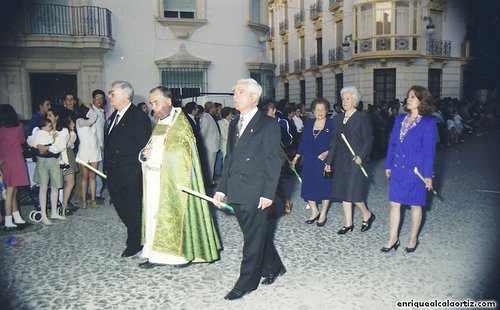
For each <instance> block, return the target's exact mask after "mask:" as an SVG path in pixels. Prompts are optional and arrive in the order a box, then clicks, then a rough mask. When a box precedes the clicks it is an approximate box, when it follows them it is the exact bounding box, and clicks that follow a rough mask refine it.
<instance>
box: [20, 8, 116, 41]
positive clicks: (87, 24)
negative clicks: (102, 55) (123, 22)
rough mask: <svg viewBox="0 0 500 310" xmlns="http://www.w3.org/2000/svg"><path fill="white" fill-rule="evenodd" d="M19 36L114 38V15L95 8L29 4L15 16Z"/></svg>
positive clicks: (106, 10) (105, 10)
mask: <svg viewBox="0 0 500 310" xmlns="http://www.w3.org/2000/svg"><path fill="white" fill-rule="evenodd" d="M16 24H17V28H16V30H15V32H16V33H21V34H25V35H32V34H47V35H67V36H101V37H108V38H112V31H111V12H110V11H109V10H108V9H105V8H100V7H95V6H79V7H76V6H66V5H55V4H35V5H27V6H26V7H25V9H24V10H23V11H22V13H21V14H19V16H17V17H16Z"/></svg>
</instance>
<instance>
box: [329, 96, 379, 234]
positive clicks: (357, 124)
mask: <svg viewBox="0 0 500 310" xmlns="http://www.w3.org/2000/svg"><path fill="white" fill-rule="evenodd" d="M340 95H341V96H342V107H343V109H344V111H345V112H344V113H340V114H337V115H335V116H334V117H333V136H332V139H331V141H330V149H329V153H328V158H327V160H326V163H327V165H326V166H325V171H327V172H330V171H331V172H332V173H333V184H334V186H333V197H334V198H336V199H339V200H341V201H342V207H343V209H344V216H345V224H344V226H343V227H342V228H341V229H340V230H339V231H338V234H339V235H343V234H345V233H347V232H348V231H352V230H353V229H354V225H353V224H352V217H353V214H352V204H354V205H356V207H358V209H359V210H360V211H361V213H362V215H363V221H362V225H361V231H362V232H364V231H367V230H368V229H370V228H371V225H372V223H373V221H374V220H375V214H373V213H372V212H370V211H369V210H368V208H367V207H366V204H365V201H366V198H367V196H368V178H366V177H365V175H364V174H363V172H362V171H361V169H360V166H359V165H360V164H362V163H363V162H364V161H366V158H367V157H368V156H369V154H370V150H371V147H372V139H373V137H372V127H371V121H370V116H369V115H368V114H367V113H366V112H363V111H358V110H357V109H356V107H357V106H358V103H359V101H360V99H361V94H360V93H359V91H358V90H357V89H356V88H355V87H353V86H349V87H344V88H342V90H341V91H340ZM342 133H343V134H344V135H345V137H346V138H347V141H349V143H350V145H351V147H352V148H353V150H354V152H355V154H356V157H354V158H353V156H352V154H351V152H350V150H349V148H348V146H347V144H346V143H345V142H344V140H343V139H342V136H341V134H342Z"/></svg>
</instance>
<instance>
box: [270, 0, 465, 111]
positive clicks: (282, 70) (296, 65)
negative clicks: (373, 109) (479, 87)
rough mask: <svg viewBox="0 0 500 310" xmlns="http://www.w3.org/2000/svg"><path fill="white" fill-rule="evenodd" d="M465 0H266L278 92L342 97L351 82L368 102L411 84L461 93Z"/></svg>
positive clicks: (398, 95)
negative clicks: (345, 87)
mask: <svg viewBox="0 0 500 310" xmlns="http://www.w3.org/2000/svg"><path fill="white" fill-rule="evenodd" d="M465 17H466V12H465V6H464V3H463V1H446V0H407V1H402V0H274V1H269V25H270V29H271V30H270V35H269V37H268V45H269V58H270V59H271V62H274V63H275V64H276V65H277V73H276V74H277V77H278V78H277V79H276V83H275V85H276V98H277V99H281V98H285V99H288V100H289V101H291V102H296V103H299V102H300V103H305V104H306V106H307V107H309V105H310V103H311V101H312V100H313V99H315V98H317V97H324V98H327V99H328V100H329V101H330V103H340V98H339V96H340V95H339V93H340V90H341V88H342V87H344V86H355V87H357V88H358V89H359V90H360V92H361V93H362V95H363V98H362V100H363V102H364V104H365V108H366V104H381V103H383V102H393V101H394V100H395V99H400V100H402V99H404V98H405V97H406V91H407V90H408V89H409V88H410V87H411V86H412V85H422V86H424V87H427V88H428V89H429V90H430V91H431V93H432V94H433V95H434V97H437V98H442V97H454V98H462V94H463V81H462V79H463V73H464V67H465V65H466V64H467V62H468V61H469V60H470V59H469V57H468V42H467V41H466V39H465V37H466V20H465Z"/></svg>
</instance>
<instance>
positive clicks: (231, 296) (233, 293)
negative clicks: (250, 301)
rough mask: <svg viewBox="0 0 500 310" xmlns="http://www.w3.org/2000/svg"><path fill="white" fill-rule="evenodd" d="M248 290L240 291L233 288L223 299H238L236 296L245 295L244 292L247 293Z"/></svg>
mask: <svg viewBox="0 0 500 310" xmlns="http://www.w3.org/2000/svg"><path fill="white" fill-rule="evenodd" d="M250 292H251V291H240V290H237V289H235V288H233V289H232V290H231V291H230V292H229V293H227V295H226V296H224V299H227V300H235V299H238V298H241V297H243V296H245V295H246V294H248V293H250Z"/></svg>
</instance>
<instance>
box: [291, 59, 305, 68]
mask: <svg viewBox="0 0 500 310" xmlns="http://www.w3.org/2000/svg"><path fill="white" fill-rule="evenodd" d="M293 68H294V69H295V71H300V70H305V69H306V59H305V58H300V59H295V61H294V66H293Z"/></svg>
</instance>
